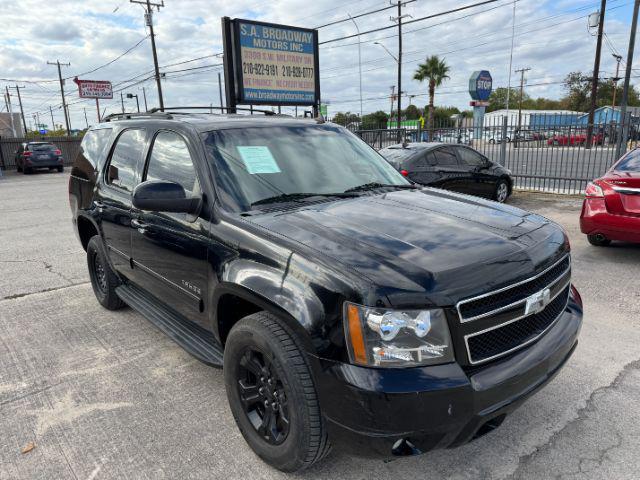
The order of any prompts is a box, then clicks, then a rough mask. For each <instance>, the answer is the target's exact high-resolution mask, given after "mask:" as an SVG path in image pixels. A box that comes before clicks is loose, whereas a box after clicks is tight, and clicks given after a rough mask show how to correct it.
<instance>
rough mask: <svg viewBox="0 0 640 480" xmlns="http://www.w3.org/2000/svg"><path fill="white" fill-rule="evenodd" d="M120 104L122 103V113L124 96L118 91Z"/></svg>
mask: <svg viewBox="0 0 640 480" xmlns="http://www.w3.org/2000/svg"><path fill="white" fill-rule="evenodd" d="M120 104H121V105H122V113H124V97H123V96H122V92H120Z"/></svg>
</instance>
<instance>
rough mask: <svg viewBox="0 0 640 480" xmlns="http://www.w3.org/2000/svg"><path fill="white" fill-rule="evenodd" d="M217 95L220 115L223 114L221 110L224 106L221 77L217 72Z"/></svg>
mask: <svg viewBox="0 0 640 480" xmlns="http://www.w3.org/2000/svg"><path fill="white" fill-rule="evenodd" d="M218 93H219V94H220V113H224V110H222V107H224V104H223V103H222V75H220V72H218Z"/></svg>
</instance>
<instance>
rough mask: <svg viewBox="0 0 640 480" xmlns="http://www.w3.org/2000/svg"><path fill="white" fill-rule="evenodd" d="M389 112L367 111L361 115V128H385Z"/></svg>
mask: <svg viewBox="0 0 640 480" xmlns="http://www.w3.org/2000/svg"><path fill="white" fill-rule="evenodd" d="M388 120H389V114H388V113H387V112H384V111H382V110H378V111H377V112H373V113H368V114H366V115H363V116H362V128H363V129H365V130H375V129H379V128H387V121H388Z"/></svg>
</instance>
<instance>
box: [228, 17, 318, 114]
mask: <svg viewBox="0 0 640 480" xmlns="http://www.w3.org/2000/svg"><path fill="white" fill-rule="evenodd" d="M225 21H226V22H227V23H226V24H225ZM223 26H224V27H223V28H225V29H226V28H228V29H229V31H228V35H229V36H230V38H229V39H228V40H229V43H230V45H229V46H230V47H231V48H232V50H233V51H232V52H229V51H228V50H229V48H228V47H229V46H228V45H225V63H226V64H227V67H226V68H225V75H227V71H228V72H229V73H230V74H233V76H234V86H235V89H234V90H235V91H234V92H233V93H234V94H235V100H236V103H237V104H253V105H261V104H262V105H317V103H318V101H319V98H320V77H319V76H318V32H317V30H312V29H306V28H299V27H292V26H287V25H276V24H272V23H264V22H255V21H253V20H242V19H233V20H230V19H223ZM224 33H226V32H224ZM229 53H231V55H229ZM229 62H231V65H229ZM227 69H228V70H227ZM229 70H230V71H229Z"/></svg>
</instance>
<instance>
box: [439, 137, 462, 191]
mask: <svg viewBox="0 0 640 480" xmlns="http://www.w3.org/2000/svg"><path fill="white" fill-rule="evenodd" d="M454 148H455V147H448V146H447V147H438V148H436V149H435V150H434V151H433V154H434V156H435V165H434V167H433V168H434V173H435V174H437V176H438V180H437V181H436V182H435V185H434V186H437V187H440V188H446V189H448V190H455V191H456V192H461V193H466V191H465V184H464V181H463V178H464V176H465V169H464V168H462V166H461V165H460V162H459V160H458V156H457V155H456V152H455V150H454Z"/></svg>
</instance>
